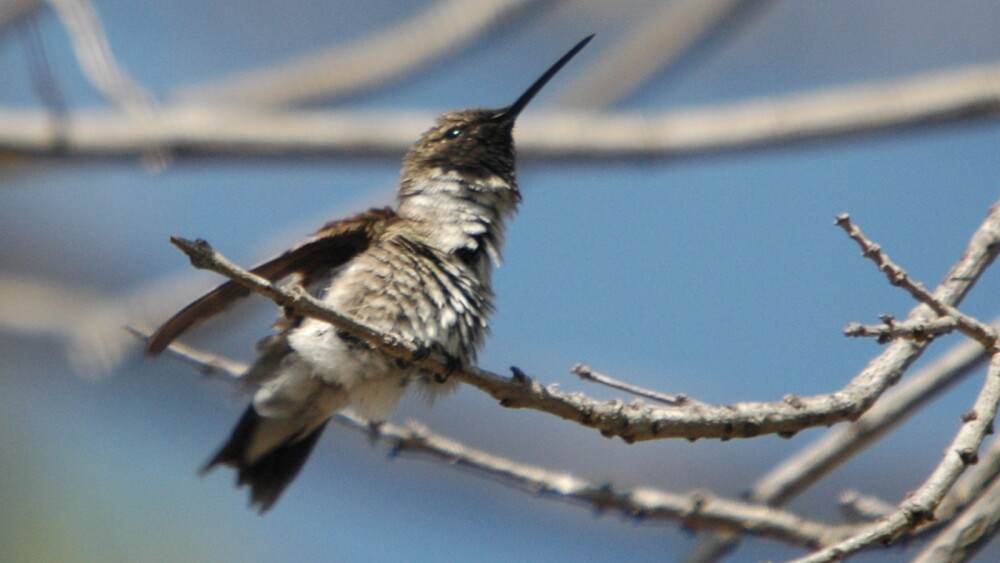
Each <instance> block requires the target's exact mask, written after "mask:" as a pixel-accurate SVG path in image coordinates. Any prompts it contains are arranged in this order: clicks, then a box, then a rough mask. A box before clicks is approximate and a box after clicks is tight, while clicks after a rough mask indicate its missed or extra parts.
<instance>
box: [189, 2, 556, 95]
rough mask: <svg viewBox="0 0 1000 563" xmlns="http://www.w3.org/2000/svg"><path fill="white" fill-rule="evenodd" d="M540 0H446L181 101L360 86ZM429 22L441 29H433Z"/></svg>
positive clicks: (477, 34)
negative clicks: (339, 43)
mask: <svg viewBox="0 0 1000 563" xmlns="http://www.w3.org/2000/svg"><path fill="white" fill-rule="evenodd" d="M540 3H543V2H541V1H540V0H473V1H469V0H439V1H438V2H436V3H434V4H433V5H431V7H430V8H428V9H427V10H425V11H423V12H421V13H419V14H417V15H416V16H414V17H412V18H410V19H409V20H406V21H404V22H402V23H400V24H397V25H395V26H392V27H389V28H386V29H382V30H379V31H377V32H375V33H373V34H371V35H368V36H366V37H362V38H361V39H360V40H358V41H356V42H353V43H351V44H348V45H344V46H336V47H332V48H329V49H324V50H321V51H317V52H315V53H308V54H305V55H300V56H297V57H295V58H294V59H292V60H287V61H280V62H278V63H275V64H273V65H271V66H269V67H267V68H263V69H255V70H252V71H248V72H241V73H239V74H236V75H233V76H224V77H222V78H219V79H215V80H212V81H210V82H207V83H204V84H196V85H192V86H186V87H183V88H180V89H178V90H177V91H176V92H175V93H174V95H173V98H174V99H176V100H178V101H181V102H196V103H220V102H221V103H232V104H235V105H271V106H273V105H287V104H295V103H301V102H305V101H310V100H317V99H330V98H333V97H337V96H346V95H350V94H356V93H358V92H361V91H365V90H370V89H373V88H375V87H377V86H381V85H383V84H385V83H387V82H389V81H391V80H396V79H399V78H402V77H404V76H406V75H408V74H411V73H413V72H416V71H418V70H420V69H421V68H422V67H424V66H425V65H427V64H428V63H430V62H432V61H434V60H435V59H438V58H441V57H443V56H445V55H448V54H451V53H455V52H456V51H458V50H459V49H461V48H462V47H464V46H465V45H467V44H469V43H472V42H473V41H475V40H477V39H479V38H481V37H482V36H483V35H484V34H485V33H486V32H488V31H490V30H491V29H494V28H495V27H497V26H498V25H499V24H500V23H501V22H505V21H509V20H511V19H513V18H514V17H516V16H517V15H518V14H520V13H523V12H524V11H525V10H527V9H528V8H531V7H533V6H535V5H537V4H540ZM428 30H438V31H435V32H432V33H428Z"/></svg>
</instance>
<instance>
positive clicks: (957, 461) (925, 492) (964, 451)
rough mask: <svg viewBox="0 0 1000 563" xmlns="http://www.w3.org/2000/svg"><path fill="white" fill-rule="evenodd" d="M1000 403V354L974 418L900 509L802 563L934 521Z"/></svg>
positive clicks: (828, 558)
mask: <svg viewBox="0 0 1000 563" xmlns="http://www.w3.org/2000/svg"><path fill="white" fill-rule="evenodd" d="M998 402H1000V353H994V354H993V355H992V357H991V358H990V366H989V370H988V372H987V374H986V381H985V383H984V384H983V388H982V390H981V391H980V392H979V396H978V397H977V398H976V401H975V403H974V404H973V407H972V410H971V411H970V413H971V415H970V416H964V417H963V420H962V422H963V424H962V427H961V429H959V431H958V433H957V434H956V435H955V438H954V440H952V442H951V445H950V446H949V447H948V449H947V450H946V451H945V455H944V459H942V460H941V463H940V464H938V466H937V467H936V468H935V469H934V471H933V473H931V475H930V477H928V478H927V480H926V481H924V483H923V484H922V485H921V486H920V487H919V488H918V489H917V490H916V491H914V492H913V493H911V494H910V495H909V496H908V497H907V498H906V499H905V500H904V501H903V502H902V503H901V504H900V505H899V507H898V508H897V509H896V511H895V512H893V513H892V514H890V515H888V516H886V517H885V518H883V519H882V520H880V521H879V522H877V523H876V524H873V525H872V526H870V527H868V528H867V529H866V530H865V531H863V532H862V533H860V534H857V535H855V536H853V537H851V538H848V539H846V540H844V541H842V542H840V543H837V544H836V545H832V546H829V547H825V548H823V549H821V550H818V551H816V552H815V553H811V554H809V555H807V556H805V557H802V558H799V559H796V561H797V562H798V563H821V562H826V561H833V560H837V559H842V558H844V557H846V556H848V555H850V554H852V553H855V552H857V551H860V550H862V549H864V548H866V547H869V546H872V545H874V544H876V543H880V542H887V541H891V540H892V539H894V538H896V537H897V536H899V535H900V534H903V533H905V532H906V531H908V530H910V529H912V528H915V527H917V526H920V525H921V524H924V523H925V522H927V521H930V520H932V519H933V518H934V509H935V508H937V506H938V504H939V503H940V502H941V499H943V498H944V496H945V494H946V493H947V492H948V491H949V490H950V489H951V487H952V485H954V484H955V481H957V480H958V478H959V476H960V475H961V474H962V472H964V471H965V469H966V468H967V467H968V466H969V465H972V464H974V463H976V461H977V459H978V453H977V452H978V451H979V446H980V444H982V442H983V439H984V438H985V437H986V435H987V434H988V433H989V432H991V431H992V428H993V420H994V418H995V417H996V414H997V403H998Z"/></svg>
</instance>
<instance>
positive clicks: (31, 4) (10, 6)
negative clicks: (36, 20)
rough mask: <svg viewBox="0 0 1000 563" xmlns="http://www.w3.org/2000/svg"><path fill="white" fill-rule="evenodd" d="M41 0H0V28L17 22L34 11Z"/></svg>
mask: <svg viewBox="0 0 1000 563" xmlns="http://www.w3.org/2000/svg"><path fill="white" fill-rule="evenodd" d="M41 4H42V0H7V1H5V2H0V29H3V28H5V27H7V26H8V25H10V24H13V23H17V22H18V21H20V20H21V18H23V17H25V16H27V15H29V14H31V13H32V12H34V11H35V10H36V9H37V8H38V7H39V6H40V5H41Z"/></svg>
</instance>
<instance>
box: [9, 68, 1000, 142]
mask: <svg viewBox="0 0 1000 563" xmlns="http://www.w3.org/2000/svg"><path fill="white" fill-rule="evenodd" d="M506 101H507V100H494V101H493V103H502V102H506ZM479 102H480V103H483V104H488V103H490V100H480V101H479ZM157 115H159V116H160V121H159V122H158V124H157V127H155V128H150V127H149V124H148V123H146V122H145V121H143V120H141V119H137V118H135V117H132V116H128V115H122V114H121V113H117V112H108V111H100V110H90V111H87V110H79V111H76V112H73V113H72V114H71V115H70V118H71V123H72V127H71V129H70V130H69V131H68V134H67V138H66V144H65V147H63V146H61V145H56V143H55V142H54V140H53V133H52V125H51V124H50V123H49V122H48V119H47V117H46V115H45V114H44V113H43V112H39V111H33V110H24V109H14V108H4V109H0V148H2V149H6V150H8V151H17V152H22V153H28V154H40V155H46V154H52V153H53V152H54V151H55V150H57V149H61V148H65V150H67V151H69V153H70V154H76V155H87V156H119V155H125V154H135V153H137V152H141V151H143V150H147V149H149V148H151V147H152V148H156V147H161V146H162V147H167V148H171V149H183V150H184V151H188V152H202V153H211V154H217V153H229V154H241V155H242V154H246V153H255V154H270V155H296V156H301V155H303V154H314V155H329V154H345V153H347V154H352V155H356V154H375V155H385V156H391V157H392V158H399V155H400V153H402V152H403V151H405V150H406V149H408V148H409V147H410V145H411V144H412V143H413V140H414V139H416V138H417V136H418V135H419V134H420V132H421V131H423V130H424V129H426V128H427V125H428V124H429V123H432V122H433V119H434V116H433V115H429V114H415V113H400V112H388V111H386V112H380V113H377V114H370V113H369V114H359V113H357V112H343V111H326V110H309V111H306V110H302V111H294V112H293V111H288V112H282V113H276V112H266V111H257V110H253V109H250V108H243V109H240V108H236V107H190V106H177V105H174V106H163V107H160V108H158V113H157ZM998 116H1000V66H998V65H993V66H979V67H968V68H964V69H958V70H950V71H946V72H939V73H932V74H925V75H922V76H917V77H911V78H908V79H902V80H897V81H889V82H883V83H877V84H867V85H851V86H846V87H838V88H832V89H829V90H821V91H817V92H811V93H802V94H795V95H790V96H785V97H774V98H768V99H762V100H757V101H746V102H740V103H735V104H729V105H723V106H715V107H704V108H694V109H689V110H682V111H674V112H666V113H661V114H632V113H605V114H592V113H580V112H578V113H561V114H558V115H554V114H550V115H547V116H546V115H544V114H543V115H534V116H532V118H531V119H526V120H524V122H523V123H519V124H518V131H517V139H518V147H519V149H520V150H521V151H522V152H523V153H525V154H535V155H541V156H547V157H556V156H558V157H588V158H596V157H602V158H634V157H637V156H658V157H670V158H676V157H682V156H696V155H706V154H709V155H710V154H715V153H718V152H720V151H728V150H734V149H752V148H761V147H769V146H777V145H782V144H786V143H788V142H791V141H795V142H802V141H809V140H822V139H831V138H839V137H844V136H848V135H855V136H856V135H861V134H872V133H878V132H892V131H897V132H898V131H900V130H902V129H904V128H908V127H914V126H921V125H929V124H938V123H953V122H956V121H965V120H971V119H978V120H987V119H995V118H997V117H998Z"/></svg>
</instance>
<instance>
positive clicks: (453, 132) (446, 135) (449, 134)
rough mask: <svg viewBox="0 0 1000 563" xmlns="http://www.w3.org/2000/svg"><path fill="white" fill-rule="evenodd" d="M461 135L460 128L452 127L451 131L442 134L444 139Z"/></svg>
mask: <svg viewBox="0 0 1000 563" xmlns="http://www.w3.org/2000/svg"><path fill="white" fill-rule="evenodd" d="M461 134H462V128H461V127H452V128H451V129H449V130H447V131H445V132H444V138H445V139H454V138H456V137H458V136H459V135H461Z"/></svg>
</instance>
